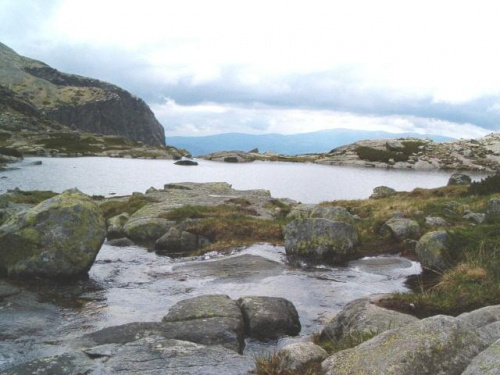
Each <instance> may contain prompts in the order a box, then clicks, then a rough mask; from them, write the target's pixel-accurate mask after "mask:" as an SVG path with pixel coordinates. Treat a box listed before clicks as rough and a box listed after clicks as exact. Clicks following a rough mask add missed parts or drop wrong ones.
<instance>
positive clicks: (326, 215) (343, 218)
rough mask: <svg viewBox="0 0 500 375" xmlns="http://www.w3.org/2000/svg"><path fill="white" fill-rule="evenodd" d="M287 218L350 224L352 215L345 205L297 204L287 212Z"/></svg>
mask: <svg viewBox="0 0 500 375" xmlns="http://www.w3.org/2000/svg"><path fill="white" fill-rule="evenodd" d="M288 217H289V218H293V219H300V218H316V219H327V220H331V221H340V222H343V223H349V224H352V223H353V222H354V217H353V215H351V213H350V212H349V211H347V209H346V208H345V207H340V206H326V207H325V206H318V205H315V204H298V205H296V206H295V207H293V209H292V210H291V211H290V213H289V214H288Z"/></svg>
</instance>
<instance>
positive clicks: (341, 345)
mask: <svg viewBox="0 0 500 375" xmlns="http://www.w3.org/2000/svg"><path fill="white" fill-rule="evenodd" d="M378 334H380V332H379V331H378V330H370V331H351V332H349V334H348V335H344V336H343V337H342V339H340V340H336V339H335V338H331V339H324V338H323V339H322V338H321V334H320V333H316V334H314V335H313V342H314V343H315V344H316V345H318V346H320V347H322V348H323V349H325V351H326V352H327V353H328V354H335V353H337V352H340V351H342V350H346V349H351V348H354V347H355V346H358V345H359V344H362V343H364V342H365V341H368V340H370V339H372V338H374V337H375V336H377V335H378Z"/></svg>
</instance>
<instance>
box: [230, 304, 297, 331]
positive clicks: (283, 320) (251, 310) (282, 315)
mask: <svg viewBox="0 0 500 375" xmlns="http://www.w3.org/2000/svg"><path fill="white" fill-rule="evenodd" d="M238 306H239V307H240V308H241V311H242V313H243V318H244V320H245V331H246V334H247V335H248V336H250V337H252V338H256V339H259V340H265V339H277V338H279V337H281V336H285V335H288V336H296V335H298V334H299V333H300V329H301V326H300V321H299V314H298V313H297V310H296V309H295V306H294V305H293V303H291V302H290V301H288V300H286V299H284V298H277V297H242V298H240V299H239V300H238Z"/></svg>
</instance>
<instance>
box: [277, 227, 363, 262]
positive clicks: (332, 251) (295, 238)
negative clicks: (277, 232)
mask: <svg viewBox="0 0 500 375" xmlns="http://www.w3.org/2000/svg"><path fill="white" fill-rule="evenodd" d="M284 237H285V250H286V253H287V254H289V255H299V256H304V257H309V258H312V259H318V260H324V261H329V262H336V261H343V260H345V259H348V258H349V257H351V256H352V255H353V254H354V250H355V246H356V245H357V243H358V233H357V231H356V229H355V228H354V227H353V226H352V225H350V224H347V223H342V222H337V221H331V220H327V219H295V220H293V221H292V222H291V223H289V224H288V225H287V226H286V227H285V229H284Z"/></svg>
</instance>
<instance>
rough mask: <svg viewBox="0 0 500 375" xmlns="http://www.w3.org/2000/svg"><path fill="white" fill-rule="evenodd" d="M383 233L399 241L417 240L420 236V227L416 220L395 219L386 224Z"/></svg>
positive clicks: (382, 229)
mask: <svg viewBox="0 0 500 375" xmlns="http://www.w3.org/2000/svg"><path fill="white" fill-rule="evenodd" d="M381 233H382V234H386V235H390V236H392V237H393V238H395V239H397V240H399V241H403V240H406V239H416V238H418V237H419V236H420V225H418V223H417V222H416V221H415V220H411V219H405V218H398V217H394V218H392V219H389V220H387V221H386V222H385V224H384V225H383V226H382V228H381Z"/></svg>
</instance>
